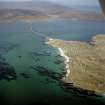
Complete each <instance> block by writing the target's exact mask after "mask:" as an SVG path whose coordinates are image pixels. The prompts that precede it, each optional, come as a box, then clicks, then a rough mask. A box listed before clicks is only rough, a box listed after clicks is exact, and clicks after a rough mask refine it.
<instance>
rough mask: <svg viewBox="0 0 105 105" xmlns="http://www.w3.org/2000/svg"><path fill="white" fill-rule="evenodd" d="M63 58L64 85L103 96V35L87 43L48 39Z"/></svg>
mask: <svg viewBox="0 0 105 105" xmlns="http://www.w3.org/2000/svg"><path fill="white" fill-rule="evenodd" d="M47 44H50V45H52V46H53V47H57V48H58V50H59V51H60V55H61V56H63V57H64V58H65V62H64V63H65V64H66V66H65V70H66V75H65V76H64V77H63V78H62V81H64V82H65V83H73V86H74V87H78V88H82V89H86V90H89V91H95V92H96V93H97V94H103V95H104V94H105V35H96V36H94V37H93V38H92V40H91V41H90V42H89V43H87V42H80V41H64V40H59V39H49V40H48V42H47Z"/></svg>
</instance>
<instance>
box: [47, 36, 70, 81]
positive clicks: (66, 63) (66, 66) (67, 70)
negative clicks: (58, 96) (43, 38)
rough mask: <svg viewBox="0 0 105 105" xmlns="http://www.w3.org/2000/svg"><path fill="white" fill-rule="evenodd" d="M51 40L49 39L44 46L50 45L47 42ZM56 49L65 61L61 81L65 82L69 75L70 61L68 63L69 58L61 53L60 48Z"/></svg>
mask: <svg viewBox="0 0 105 105" xmlns="http://www.w3.org/2000/svg"><path fill="white" fill-rule="evenodd" d="M53 40H54V39H52V38H49V39H48V41H47V42H45V43H46V44H50V43H49V41H53ZM56 48H58V50H59V53H60V56H62V57H64V59H65V61H64V64H65V70H66V75H65V76H64V77H63V78H62V80H63V81H65V79H66V78H68V77H69V75H70V66H69V63H70V62H71V61H70V58H69V57H68V56H67V55H66V54H65V53H64V51H63V49H62V48H61V47H56Z"/></svg>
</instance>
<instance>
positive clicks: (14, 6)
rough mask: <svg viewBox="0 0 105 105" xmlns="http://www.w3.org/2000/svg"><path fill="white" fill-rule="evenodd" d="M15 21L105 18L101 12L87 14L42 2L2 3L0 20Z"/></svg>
mask: <svg viewBox="0 0 105 105" xmlns="http://www.w3.org/2000/svg"><path fill="white" fill-rule="evenodd" d="M14 19H22V20H29V21H31V20H34V21H35V20H48V19H71V20H89V21H90V20H92V21H103V20H104V16H103V15H102V13H100V12H94V11H87V12H86V11H83V10H77V9H75V8H70V7H65V6H62V5H59V4H56V3H53V2H48V1H41V0H37V1H33V2H0V20H14Z"/></svg>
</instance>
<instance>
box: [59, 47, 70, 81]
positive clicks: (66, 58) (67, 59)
mask: <svg viewBox="0 0 105 105" xmlns="http://www.w3.org/2000/svg"><path fill="white" fill-rule="evenodd" d="M58 50H59V52H60V55H61V56H62V57H64V58H65V61H64V63H65V69H66V75H65V76H64V77H63V78H62V79H63V80H65V79H66V78H68V76H69V75H70V66H69V62H70V59H69V57H68V56H67V55H65V53H64V51H63V49H62V48H60V47H59V48H58Z"/></svg>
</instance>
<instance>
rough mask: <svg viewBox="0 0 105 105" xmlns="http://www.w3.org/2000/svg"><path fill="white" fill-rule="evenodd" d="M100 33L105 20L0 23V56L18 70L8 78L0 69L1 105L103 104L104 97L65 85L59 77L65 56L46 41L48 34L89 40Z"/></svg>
mask: <svg viewBox="0 0 105 105" xmlns="http://www.w3.org/2000/svg"><path fill="white" fill-rule="evenodd" d="M30 27H32V28H33V30H34V31H35V32H37V33H36V34H35V33H33V32H32V31H31V30H30ZM38 33H41V34H43V35H38ZM98 34H105V21H98V22H97V21H91V22H90V21H70V20H66V21H65V20H59V21H58V20H57V21H53V20H52V21H39V22H25V21H9V22H0V56H1V57H2V59H4V60H5V62H6V63H7V64H8V65H10V66H11V67H12V68H14V71H15V73H16V78H15V79H11V80H9V79H7V78H6V77H5V76H4V77H2V76H1V74H2V73H1V71H0V76H1V77H0V105H38V104H43V105H59V104H60V105H104V104H105V97H100V96H99V97H98V96H94V95H91V96H88V95H85V94H83V93H82V92H78V91H74V90H73V89H67V88H64V87H63V86H62V84H61V83H60V81H59V79H58V78H56V77H57V76H58V77H59V75H61V74H63V73H64V71H65V64H64V63H63V62H61V63H57V61H58V60H61V61H63V60H64V59H63V58H62V57H60V52H59V50H58V49H57V48H54V47H52V46H50V45H48V44H45V41H46V38H47V37H50V38H56V39H61V40H72V41H81V42H89V41H90V40H91V38H92V37H93V36H95V35H98ZM43 71H44V72H43ZM56 75H57V76H56ZM10 78H11V77H10ZM1 103H2V104H1ZM97 103H98V104H97ZM102 103H103V104H102Z"/></svg>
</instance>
